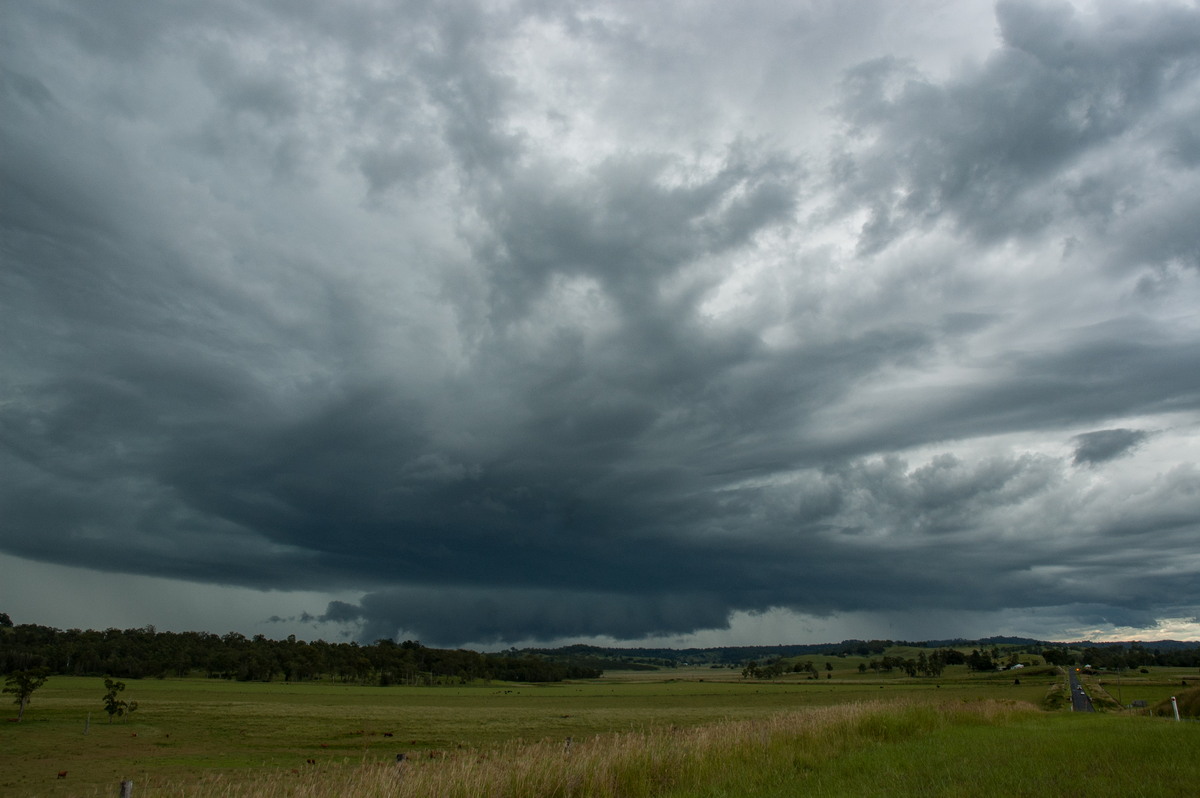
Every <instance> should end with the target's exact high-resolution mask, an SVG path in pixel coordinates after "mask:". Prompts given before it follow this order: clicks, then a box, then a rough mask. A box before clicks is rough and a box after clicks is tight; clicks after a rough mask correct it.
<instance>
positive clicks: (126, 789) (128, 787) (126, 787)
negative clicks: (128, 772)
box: [121, 779, 133, 798]
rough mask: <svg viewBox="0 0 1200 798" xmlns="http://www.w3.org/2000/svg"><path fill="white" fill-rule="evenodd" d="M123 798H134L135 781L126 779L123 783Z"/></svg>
mask: <svg viewBox="0 0 1200 798" xmlns="http://www.w3.org/2000/svg"><path fill="white" fill-rule="evenodd" d="M121 798H133V781H132V779H125V781H123V782H121Z"/></svg>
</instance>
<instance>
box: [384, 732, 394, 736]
mask: <svg viewBox="0 0 1200 798" xmlns="http://www.w3.org/2000/svg"><path fill="white" fill-rule="evenodd" d="M383 736H384V737H391V736H392V733H391V732H384V733H383Z"/></svg>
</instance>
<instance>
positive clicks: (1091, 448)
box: [1074, 429, 1149, 465]
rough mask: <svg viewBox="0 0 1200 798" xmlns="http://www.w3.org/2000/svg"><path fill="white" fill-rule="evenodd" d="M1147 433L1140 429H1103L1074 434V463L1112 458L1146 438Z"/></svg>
mask: <svg viewBox="0 0 1200 798" xmlns="http://www.w3.org/2000/svg"><path fill="white" fill-rule="evenodd" d="M1148 435H1149V433H1147V432H1146V431H1145V430H1140V429H1104V430H1099V431H1097V432H1087V433H1084V434H1083V435H1077V436H1075V459H1074V462H1075V464H1076V465H1081V464H1088V465H1090V464H1093V463H1103V462H1105V461H1108V460H1113V459H1115V458H1117V457H1120V456H1122V455H1124V454H1127V453H1128V452H1129V451H1130V450H1131V449H1133V448H1134V447H1135V446H1137V445H1138V444H1140V443H1141V442H1142V441H1144V440H1146V438H1147V436H1148Z"/></svg>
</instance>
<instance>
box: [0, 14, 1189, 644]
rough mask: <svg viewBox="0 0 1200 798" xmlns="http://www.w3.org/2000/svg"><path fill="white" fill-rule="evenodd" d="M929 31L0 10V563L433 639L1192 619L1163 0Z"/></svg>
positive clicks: (808, 19)
mask: <svg viewBox="0 0 1200 798" xmlns="http://www.w3.org/2000/svg"><path fill="white" fill-rule="evenodd" d="M947 13H951V12H949V11H948V12H947ZM953 14H954V15H955V16H954V24H955V25H957V26H958V27H957V28H955V29H954V30H953V31H949V30H946V29H945V28H944V26H942V25H941V23H938V22H937V21H935V20H933V19H932V18H929V17H927V16H926V15H924V14H922V13H919V12H917V11H913V10H909V9H904V8H899V7H893V4H886V3H876V2H871V1H870V0H860V1H859V2H854V3H849V4H840V5H839V6H838V8H837V9H833V8H823V7H818V6H816V5H813V6H803V5H801V6H799V7H790V6H787V5H786V4H785V5H780V4H772V3H761V4H750V5H749V6H746V7H745V8H744V9H739V11H738V13H737V14H736V15H731V13H730V12H729V11H728V9H727V8H726V7H725V6H723V5H722V4H719V3H712V4H709V5H707V6H704V7H703V8H699V9H696V8H692V7H690V6H689V8H688V9H683V8H682V7H679V6H677V5H674V4H669V3H668V4H663V5H661V6H655V7H654V8H646V7H644V4H626V3H622V2H610V3H602V4H599V5H596V4H573V3H564V4H555V6H554V7H553V8H549V7H547V8H541V7H536V8H535V7H526V6H522V5H515V6H505V7H488V6H485V5H475V4H472V3H465V4H456V5H454V6H452V7H451V6H439V5H432V6H419V5H408V4H402V3H398V4H393V5H388V6H385V7H379V6H377V5H374V4H359V3H348V4H344V5H343V6H339V7H338V9H337V10H336V12H335V11H334V10H333V9H332V8H331V9H328V10H327V9H324V8H323V7H316V6H314V7H299V6H296V7H291V6H288V7H279V8H246V7H244V6H243V5H241V4H236V3H228V4H227V3H222V2H215V3H209V4H205V6H204V7H203V8H196V9H181V8H172V7H169V6H162V7H156V8H155V9H154V10H153V11H146V10H144V9H137V8H133V7H126V6H122V5H114V6H112V7H111V8H110V7H107V6H106V8H105V9H104V10H103V12H102V11H101V10H99V9H97V8H94V7H93V6H92V5H91V4H88V3H75V2H62V3H60V4H57V5H55V6H53V7H51V6H46V5H28V6H22V7H19V8H14V9H12V11H11V14H10V17H11V20H10V21H9V25H10V28H9V29H10V31H11V33H10V34H9V39H7V40H6V41H7V44H6V46H5V47H3V48H0V77H2V80H0V102H2V104H3V108H4V113H3V114H0V173H2V174H3V176H4V178H3V179H4V182H5V185H6V188H7V190H6V191H4V192H0V236H2V239H0V247H2V248H0V258H2V259H3V260H2V261H0V335H2V337H3V340H4V342H5V346H3V347H0V375H3V376H2V377H0V469H2V473H3V479H2V480H0V516H2V517H3V518H4V519H5V522H4V524H3V525H0V552H3V553H4V554H6V555H11V556H13V557H19V558H23V559H24V560H27V561H38V562H40V563H48V564H57V565H60V566H77V567H82V568H87V569H94V570H97V571H100V572H105V573H132V574H139V575H144V576H160V577H167V578H170V579H173V580H182V581H186V582H191V583H200V584H207V585H229V586H239V587H243V588H253V589H256V590H260V591H264V592H266V591H275V592H280V591H306V593H305V602H306V603H305V605H304V606H297V607H296V608H295V610H294V612H291V613H288V612H279V611H278V610H276V609H272V610H271V612H270V613H264V616H265V615H267V614H270V615H272V616H273V617H275V618H277V619H279V620H277V621H274V622H273V625H275V626H278V627H279V628H282V626H283V625H284V624H286V623H290V622H291V621H289V620H287V619H288V618H291V619H296V621H295V622H296V623H299V624H301V625H304V626H306V627H309V628H311V627H312V626H313V625H316V626H317V627H318V628H327V627H326V626H325V625H330V628H331V627H332V625H336V624H340V625H349V626H350V627H352V628H353V629H354V630H355V633H356V634H359V635H360V636H361V637H362V638H363V639H366V640H373V639H376V638H379V637H392V636H395V635H398V634H407V635H411V636H415V637H419V638H420V639H422V640H424V641H426V642H428V643H437V644H448V645H453V644H460V643H465V642H475V643H488V644H503V643H507V642H512V641H518V640H535V639H536V640H553V639H569V638H573V637H596V638H603V637H608V638H612V639H621V640H639V639H646V638H659V637H670V636H672V635H685V634H692V633H700V632H705V631H706V630H709V631H715V632H716V633H729V634H735V633H736V632H737V630H736V629H732V628H731V627H730V625H731V623H733V620H732V619H736V618H747V617H761V616H763V615H764V614H766V613H769V612H772V611H773V610H776V609H779V608H783V609H786V610H789V611H791V612H793V613H795V614H797V615H802V616H807V617H813V618H832V617H851V616H853V617H857V618H867V617H870V616H871V615H872V614H875V615H877V616H878V617H883V616H885V615H886V616H887V617H888V618H890V619H892V620H890V621H889V623H893V622H897V623H900V627H899V628H898V631H897V632H896V634H897V635H900V636H903V635H901V633H902V632H903V634H911V635H913V636H916V635H929V636H938V635H939V632H938V631H937V630H933V629H926V628H925V627H923V626H922V625H921V624H922V622H923V619H926V618H931V617H935V616H936V613H937V612H938V611H940V610H945V609H946V608H954V609H955V610H956V611H962V612H964V613H976V614H977V617H980V618H987V619H989V620H990V621H993V622H994V621H996V619H997V618H1008V619H1011V623H1010V624H1009V625H1008V626H1006V628H1009V629H1012V628H1015V627H1017V626H1019V625H1020V623H1022V622H1023V621H1022V619H1031V620H1029V621H1028V623H1029V624H1031V625H1033V626H1036V627H1037V628H1038V629H1039V631H1041V632H1045V629H1046V627H1045V626H1044V625H1043V623H1044V622H1048V621H1045V619H1047V618H1053V619H1055V620H1054V623H1056V624H1059V625H1060V626H1061V627H1062V628H1067V627H1068V626H1069V625H1070V623H1071V619H1072V618H1076V619H1077V620H1078V623H1079V624H1081V625H1082V624H1090V623H1092V622H1093V621H1095V619H1096V618H1098V617H1101V615H1102V616H1103V617H1105V618H1109V619H1117V620H1111V621H1109V623H1111V624H1118V620H1119V624H1118V625H1127V624H1128V623H1130V622H1131V621H1130V619H1139V620H1138V622H1139V623H1141V624H1142V625H1143V626H1145V627H1147V628H1151V627H1153V626H1154V625H1155V623H1154V621H1155V620H1156V619H1160V618H1185V617H1193V616H1196V615H1197V614H1200V593H1198V592H1197V585H1200V579H1197V578H1196V577H1197V574H1200V559H1198V558H1197V555H1196V554H1195V553H1194V551H1193V550H1194V540H1195V534H1196V532H1198V531H1200V529H1198V528H1197V522H1196V519H1197V518H1200V498H1198V497H1200V491H1198V490H1197V487H1198V486H1200V475H1198V473H1197V465H1196V464H1197V461H1198V460H1200V457H1198V455H1197V452H1198V448H1197V447H1198V444H1197V441H1200V427H1198V423H1197V422H1198V420H1200V416H1198V411H1200V370H1198V369H1196V368H1195V359H1196V357H1195V355H1196V352H1197V347H1198V345H1200V339H1198V335H1197V329H1198V328H1197V325H1196V323H1195V319H1196V314H1195V308H1196V307H1197V306H1198V304H1200V260H1198V259H1197V254H1196V253H1197V252H1200V237H1198V236H1200V233H1198V232H1197V227H1196V225H1195V223H1194V219H1195V218H1196V217H1197V215H1200V205H1198V204H1197V203H1198V200H1197V197H1200V168H1198V167H1200V158H1198V157H1196V153H1197V148H1196V146H1195V140H1194V139H1195V136H1194V135H1192V133H1190V132H1189V131H1194V129H1195V127H1196V121H1197V119H1200V106H1198V105H1197V103H1196V100H1195V98H1196V97H1197V96H1200V93H1198V91H1197V89H1200V45H1197V42H1200V14H1198V13H1197V11H1196V10H1195V9H1194V8H1191V7H1189V6H1186V5H1179V4H1175V3H1168V2H1161V3H1148V4H1145V5H1144V6H1139V7H1138V9H1137V13H1136V14H1133V13H1129V12H1128V11H1127V10H1123V9H1121V8H1119V7H1109V6H1105V7H1100V8H1096V9H1084V8H1083V7H1078V8H1076V7H1072V6H1070V5H1067V4H1059V5H1046V4H1041V3H1026V2H1001V3H999V4H996V5H995V6H992V5H990V4H970V3H967V4H961V5H956V8H955V9H954V11H953ZM801 44H803V45H804V46H800V45H801ZM1148 429H1153V430H1156V431H1155V432H1154V433H1153V434H1151V433H1149V432H1147V431H1146V430H1148ZM1077 466H1086V468H1077ZM313 594H322V595H324V596H326V600H323V601H321V602H319V603H320V604H322V605H324V606H323V607H322V606H317V605H315V604H313V603H312V599H311V596H312V595H313ZM274 606H276V605H274V604H272V607H274ZM1072 608H1076V609H1072ZM1097 608H1101V609H1099V610H1098V609H1097ZM897 613H903V614H906V617H908V618H909V622H907V623H908V625H905V623H906V622H904V621H895V619H896V618H897ZM1038 613H1041V615H1040V616H1038V617H1037V618H1034V616H1035V615H1037V614H1038ZM150 620H153V619H150ZM221 623H222V622H221V619H220V618H214V620H213V626H215V627H220V626H221ZM893 628H895V627H893ZM986 631H987V630H982V629H981V630H979V632H980V633H985V632H986ZM856 634H857V632H856V630H855V629H853V628H848V629H846V630H845V634H844V636H846V637H853V636H856Z"/></svg>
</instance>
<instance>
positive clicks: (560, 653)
mask: <svg viewBox="0 0 1200 798" xmlns="http://www.w3.org/2000/svg"><path fill="white" fill-rule="evenodd" d="M897 646H907V647H910V648H928V649H939V648H957V649H964V648H978V649H991V648H1001V649H1005V650H1013V649H1027V650H1032V651H1037V650H1040V649H1047V648H1056V649H1062V648H1067V649H1075V650H1083V649H1106V650H1111V649H1128V648H1135V647H1136V648H1141V649H1144V650H1145V651H1148V652H1153V651H1158V652H1174V651H1191V650H1196V649H1200V642H1194V641H1193V642H1188V641H1181V640H1151V641H1140V640H1130V641H1124V642H1107V643H1097V642H1092V641H1076V642H1055V641H1048V640H1037V639H1035V638H1031V637H1011V636H992V637H983V638H979V639H975V640H970V639H967V638H961V637H956V638H948V639H943V640H922V641H916V642H914V641H905V640H843V641H841V642H840V643H807V644H792V645H784V644H780V645H774V646H720V647H714V648H636V647H635V648H620V647H604V646H589V645H582V644H577V645H570V646H561V647H558V648H525V649H520V650H519V651H518V650H517V649H513V650H512V652H513V653H515V654H520V655H524V656H535V657H540V658H543V659H547V660H550V661H558V662H570V663H573V664H577V665H586V666H588V667H595V668H601V669H605V670H627V669H652V668H676V667H680V666H684V665H692V666H695V665H700V666H704V665H708V666H712V667H721V666H725V667H733V666H738V665H742V664H744V663H746V662H749V661H751V660H759V661H763V660H768V661H769V660H773V659H788V658H792V657H803V656H812V655H823V656H859V657H869V656H878V655H881V654H883V653H884V652H885V651H887V650H888V649H890V648H893V647H897Z"/></svg>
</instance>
